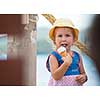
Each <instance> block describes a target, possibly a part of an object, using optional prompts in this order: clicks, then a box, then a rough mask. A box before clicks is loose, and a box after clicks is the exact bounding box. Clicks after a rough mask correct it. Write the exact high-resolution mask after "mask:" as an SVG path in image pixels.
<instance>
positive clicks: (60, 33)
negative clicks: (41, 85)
mask: <svg viewBox="0 0 100 100" xmlns="http://www.w3.org/2000/svg"><path fill="white" fill-rule="evenodd" d="M78 33H79V31H78V29H77V28H75V27H74V25H73V23H72V21H71V20H69V19H57V20H56V21H55V23H54V24H53V26H52V28H51V29H50V31H49V37H50V39H51V40H52V41H53V43H54V44H55V46H56V49H55V50H54V51H53V52H52V53H51V54H50V55H49V56H48V59H47V63H46V66H47V68H48V71H49V72H51V78H50V80H49V83H48V85H49V86H81V85H83V83H85V82H86V81H87V75H86V73H85V70H84V67H83V63H82V58H81V56H80V55H79V54H78V53H77V52H76V51H72V50H71V49H70V48H71V46H72V45H73V43H74V42H75V41H77V39H78ZM61 46H63V47H65V48H66V52H67V54H66V56H65V57H62V56H61V55H60V54H59V53H58V52H57V50H58V49H59V48H60V47H61Z"/></svg>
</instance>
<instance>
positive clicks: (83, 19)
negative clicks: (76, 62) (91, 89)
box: [36, 14, 100, 86]
mask: <svg viewBox="0 0 100 100" xmlns="http://www.w3.org/2000/svg"><path fill="white" fill-rule="evenodd" d="M53 15H54V16H55V17H56V18H70V19H71V20H72V21H73V23H74V25H75V26H76V27H77V28H78V29H79V30H80V32H79V41H80V42H82V43H84V44H85V45H86V46H87V47H88V48H90V41H89V36H90V35H89V34H90V33H89V32H90V30H91V26H92V24H93V20H94V19H95V17H96V15H95V14H53ZM38 16H39V20H38V22H37V75H36V76H37V85H38V86H46V85H47V84H48V80H49V78H50V73H49V72H48V70H47V69H46V60H47V57H48V55H49V53H50V52H51V51H52V50H53V45H52V41H51V40H50V39H49V37H48V32H49V29H50V27H51V26H52V25H51V24H50V23H49V21H47V19H45V18H44V17H43V16H42V15H38ZM72 49H74V50H76V51H78V52H79V53H80V54H81V56H82V59H83V64H84V68H85V71H86V73H87V76H88V81H87V82H86V83H85V84H84V85H85V86H99V85H100V77H99V72H98V69H97V67H96V64H95V63H94V61H93V60H92V59H91V58H90V57H89V56H87V55H86V54H85V53H83V52H81V51H80V50H79V49H78V48H76V47H73V48H72Z"/></svg>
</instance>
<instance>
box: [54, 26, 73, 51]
mask: <svg viewBox="0 0 100 100" xmlns="http://www.w3.org/2000/svg"><path fill="white" fill-rule="evenodd" d="M73 32H74V31H73V29H71V28H64V27H60V28H55V31H54V37H55V40H54V43H55V45H56V47H57V48H59V47H60V46H64V47H66V49H67V50H69V49H70V47H71V45H72V44H73V42H74V36H73Z"/></svg>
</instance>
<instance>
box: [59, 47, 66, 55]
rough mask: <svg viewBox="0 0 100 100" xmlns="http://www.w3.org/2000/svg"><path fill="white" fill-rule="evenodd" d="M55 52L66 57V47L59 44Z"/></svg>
mask: <svg viewBox="0 0 100 100" xmlns="http://www.w3.org/2000/svg"><path fill="white" fill-rule="evenodd" d="M57 52H58V53H59V54H60V55H61V56H62V57H66V55H67V52H66V48H65V47H63V46H61V47H59V48H58V49H57Z"/></svg>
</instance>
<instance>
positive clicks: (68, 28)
mask: <svg viewBox="0 0 100 100" xmlns="http://www.w3.org/2000/svg"><path fill="white" fill-rule="evenodd" d="M59 31H69V32H73V29H72V28H70V27H56V28H55V32H59Z"/></svg>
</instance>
